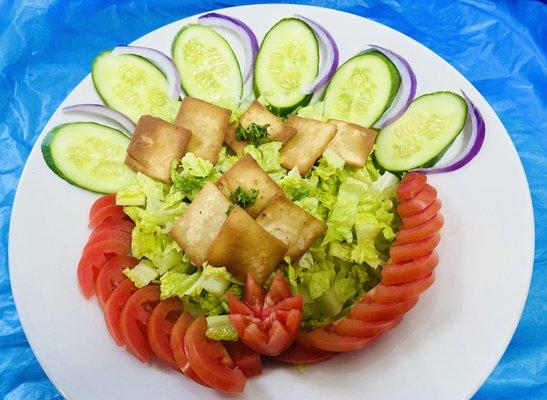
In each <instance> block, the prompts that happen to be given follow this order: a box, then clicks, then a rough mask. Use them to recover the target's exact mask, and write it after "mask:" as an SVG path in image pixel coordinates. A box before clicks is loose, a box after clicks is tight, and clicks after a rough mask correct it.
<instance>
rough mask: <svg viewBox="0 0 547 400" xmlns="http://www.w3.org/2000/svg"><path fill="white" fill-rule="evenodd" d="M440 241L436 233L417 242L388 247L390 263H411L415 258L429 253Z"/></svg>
mask: <svg viewBox="0 0 547 400" xmlns="http://www.w3.org/2000/svg"><path fill="white" fill-rule="evenodd" d="M440 241H441V236H440V235H439V234H438V233H436V234H434V235H433V236H430V237H428V238H427V239H424V240H422V241H419V242H415V243H408V244H395V245H393V246H391V247H390V249H389V255H390V257H391V262H392V263H394V264H400V263H403V262H408V261H412V260H413V259H415V258H418V257H422V256H425V255H426V254H429V253H431V252H432V251H433V250H434V249H435V247H437V245H438V244H439V242H440Z"/></svg>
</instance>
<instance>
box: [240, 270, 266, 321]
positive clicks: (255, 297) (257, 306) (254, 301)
mask: <svg viewBox="0 0 547 400" xmlns="http://www.w3.org/2000/svg"><path fill="white" fill-rule="evenodd" d="M265 296H266V294H265V293H264V290H262V288H261V287H260V285H259V284H258V283H257V282H256V281H255V280H254V278H253V277H252V275H251V274H248V275H247V281H246V282H245V295H244V300H245V304H247V306H248V307H250V308H251V309H252V310H253V311H254V312H256V313H258V312H260V310H261V309H262V305H263V304H264V297H265Z"/></svg>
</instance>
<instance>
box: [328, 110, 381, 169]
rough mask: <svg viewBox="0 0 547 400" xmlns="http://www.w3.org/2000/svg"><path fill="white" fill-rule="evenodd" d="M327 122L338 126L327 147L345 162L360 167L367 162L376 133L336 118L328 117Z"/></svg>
mask: <svg viewBox="0 0 547 400" xmlns="http://www.w3.org/2000/svg"><path fill="white" fill-rule="evenodd" d="M328 122H329V124H333V125H336V127H337V128H338V130H337V132H336V136H335V137H334V139H332V141H331V142H330V143H329V146H328V148H329V149H331V150H333V151H334V152H335V153H336V154H338V155H339V156H340V157H342V158H343V159H344V161H345V162H346V163H347V164H349V165H353V166H354V167H358V168H362V167H363V166H364V165H365V163H366V162H367V158H368V156H369V155H370V153H371V151H372V146H374V141H375V140H376V135H377V134H378V133H377V132H376V131H373V130H372V129H368V128H365V127H364V126H361V125H357V124H353V123H351V122H345V121H339V120H336V119H330V120H329V121H328Z"/></svg>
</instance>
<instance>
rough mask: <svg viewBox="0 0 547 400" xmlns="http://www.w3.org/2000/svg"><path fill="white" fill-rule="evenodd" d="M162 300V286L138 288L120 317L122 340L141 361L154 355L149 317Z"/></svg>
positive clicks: (145, 360)
mask: <svg viewBox="0 0 547 400" xmlns="http://www.w3.org/2000/svg"><path fill="white" fill-rule="evenodd" d="M159 302H160V287H159V286H157V285H150V286H145V287H143V288H141V289H139V290H137V291H136V292H135V293H133V295H132V296H131V297H130V298H129V300H127V302H126V303H125V306H124V307H123V310H122V315H121V317H120V327H121V330H122V341H123V343H124V344H125V347H126V348H127V350H129V351H130V352H131V353H132V354H133V355H134V356H135V357H137V359H138V360H139V361H141V362H148V361H150V358H151V356H152V348H151V347H150V343H149V342H148V334H147V330H148V319H149V318H150V314H151V313H152V311H153V310H154V308H156V306H157V305H158V304H159Z"/></svg>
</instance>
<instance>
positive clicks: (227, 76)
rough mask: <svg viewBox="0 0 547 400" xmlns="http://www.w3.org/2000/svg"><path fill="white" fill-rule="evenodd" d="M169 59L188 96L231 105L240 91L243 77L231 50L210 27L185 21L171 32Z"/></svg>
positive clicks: (237, 97) (238, 96)
mask: <svg viewBox="0 0 547 400" xmlns="http://www.w3.org/2000/svg"><path fill="white" fill-rule="evenodd" d="M171 53H172V55H173V61H174V62H175V65H176V66H177V69H178V71H179V74H180V79H181V84H182V88H183V89H184V92H185V93H186V94H187V95H188V96H192V97H197V98H198V99H201V100H204V101H208V102H209V103H213V104H216V105H218V106H221V107H225V108H229V109H231V110H233V109H235V108H236V107H237V106H238V105H239V103H240V101H241V96H242V95H243V78H242V77H241V69H240V67H239V62H238V61H237V57H236V55H235V54H234V51H233V50H232V48H231V47H230V45H229V44H228V42H227V41H226V40H225V39H224V38H223V37H222V36H220V35H219V34H218V33H216V32H215V31H214V30H213V29H211V28H209V27H207V26H203V25H198V24H189V25H186V26H184V27H183V28H182V29H181V30H180V31H179V32H178V33H177V35H176V36H175V39H174V40H173V44H172V46H171Z"/></svg>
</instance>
